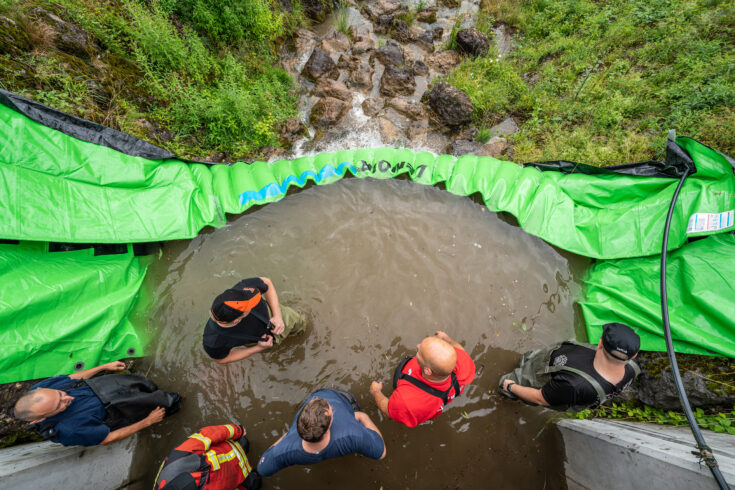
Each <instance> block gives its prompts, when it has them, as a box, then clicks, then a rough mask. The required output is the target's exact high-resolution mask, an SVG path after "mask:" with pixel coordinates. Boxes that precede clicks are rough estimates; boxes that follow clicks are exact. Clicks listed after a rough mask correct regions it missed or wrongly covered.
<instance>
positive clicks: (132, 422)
mask: <svg viewBox="0 0 735 490" xmlns="http://www.w3.org/2000/svg"><path fill="white" fill-rule="evenodd" d="M123 369H125V363H123V362H120V361H115V362H109V363H107V364H103V365H101V366H97V367H94V368H91V369H87V370H85V371H80V372H77V373H74V374H70V375H68V376H54V377H53V378H48V379H45V380H43V381H41V382H40V383H37V384H35V385H33V386H32V387H31V388H30V390H29V391H28V393H26V394H25V395H23V396H22V397H20V398H19V399H18V401H17V402H16V403H15V408H14V415H15V417H16V418H17V419H19V420H25V421H26V422H30V423H31V425H32V426H33V427H34V428H35V429H36V430H37V431H38V432H39V433H40V434H41V436H43V437H44V438H46V439H49V440H51V441H53V442H58V443H59V444H63V445H64V446H96V445H98V444H102V445H106V444H110V443H113V442H116V441H119V440H121V439H125V438H126V437H128V436H130V435H132V434H134V433H136V432H138V431H139V430H142V429H144V428H146V427H150V426H151V425H153V424H156V423H158V422H160V421H161V420H162V419H163V417H165V416H167V415H171V414H173V413H175V412H176V411H178V409H179V405H180V402H181V397H180V396H179V395H178V394H177V393H171V392H165V391H161V390H159V389H158V387H157V386H156V385H155V383H153V382H152V381H150V380H149V379H147V378H145V377H144V376H141V375H138V374H111V375H107V376H100V377H97V378H94V379H93V377H94V376H95V375H96V374H98V373H100V372H102V371H121V370H123Z"/></svg>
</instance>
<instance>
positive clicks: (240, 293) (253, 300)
mask: <svg viewBox="0 0 735 490" xmlns="http://www.w3.org/2000/svg"><path fill="white" fill-rule="evenodd" d="M260 297H261V295H260V291H258V290H257V289H256V288H245V289H228V290H227V291H225V292H224V293H222V294H220V295H219V296H217V297H216V298H214V302H213V303H212V318H213V319H214V321H216V322H218V323H233V322H235V321H239V320H240V319H242V318H244V317H245V316H247V314H248V313H249V312H250V310H252V309H253V308H255V307H256V306H257V305H258V303H260Z"/></svg>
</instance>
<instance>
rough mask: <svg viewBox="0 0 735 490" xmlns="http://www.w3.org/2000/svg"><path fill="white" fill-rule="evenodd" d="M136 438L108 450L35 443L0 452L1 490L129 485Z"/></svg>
mask: <svg viewBox="0 0 735 490" xmlns="http://www.w3.org/2000/svg"><path fill="white" fill-rule="evenodd" d="M134 447H135V437H131V438H128V439H126V440H125V441H121V442H118V443H116V444H111V445H109V446H98V447H93V448H84V447H78V446H75V447H64V446H62V445H60V444H54V443H52V442H36V443H32V444H24V445H22V446H15V447H10V448H7V449H3V450H0V489H11V488H12V489H15V490H25V489H44V490H67V489H74V490H78V489H81V488H89V489H95V490H107V489H109V490H113V489H116V488H120V487H122V486H125V485H127V484H128V483H129V477H128V475H129V473H130V466H131V464H132V461H133V448H134Z"/></svg>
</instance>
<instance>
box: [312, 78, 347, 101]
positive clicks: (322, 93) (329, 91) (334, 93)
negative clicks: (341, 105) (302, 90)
mask: <svg viewBox="0 0 735 490" xmlns="http://www.w3.org/2000/svg"><path fill="white" fill-rule="evenodd" d="M314 95H317V96H319V97H334V98H335V99H339V100H343V101H345V102H352V91H351V90H350V89H349V88H347V86H346V85H345V84H344V83H342V82H338V81H337V80H332V79H331V78H320V79H319V80H317V81H316V87H315V88H314Z"/></svg>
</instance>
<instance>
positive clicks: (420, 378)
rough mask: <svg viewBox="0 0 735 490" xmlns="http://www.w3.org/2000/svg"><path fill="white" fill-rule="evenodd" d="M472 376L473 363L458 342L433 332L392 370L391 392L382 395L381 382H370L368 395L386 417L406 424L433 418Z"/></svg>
mask: <svg viewBox="0 0 735 490" xmlns="http://www.w3.org/2000/svg"><path fill="white" fill-rule="evenodd" d="M474 378H475V363H474V362H472V359H471V358H470V356H469V354H467V352H465V350H464V347H462V346H461V345H460V344H459V343H458V342H455V341H454V340H452V338H451V337H449V335H447V334H446V333H444V332H441V331H436V332H434V335H433V336H432V337H426V338H425V339H424V340H422V341H421V343H420V344H419V345H417V346H416V355H415V356H411V357H407V358H406V359H404V360H403V361H402V362H401V363H400V364H399V365H398V367H397V368H396V370H395V372H394V373H393V394H392V395H391V396H390V398H388V397H386V396H385V395H384V394H383V383H378V382H377V381H373V382H372V384H371V385H370V394H371V395H373V398H374V399H375V404H376V405H377V406H378V409H379V410H380V411H381V412H383V415H385V416H386V417H388V418H391V419H393V420H395V421H396V422H399V423H401V424H403V425H405V426H407V427H416V426H417V425H419V424H421V423H423V422H426V421H428V420H432V419H434V418H436V417H437V416H438V415H439V414H440V413H442V412H443V411H444V406H445V405H446V404H447V403H449V402H451V401H452V400H454V398H455V397H456V396H457V395H459V394H460V393H462V391H463V390H464V388H465V386H467V385H468V384H470V383H471V382H472V380H473V379H474Z"/></svg>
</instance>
